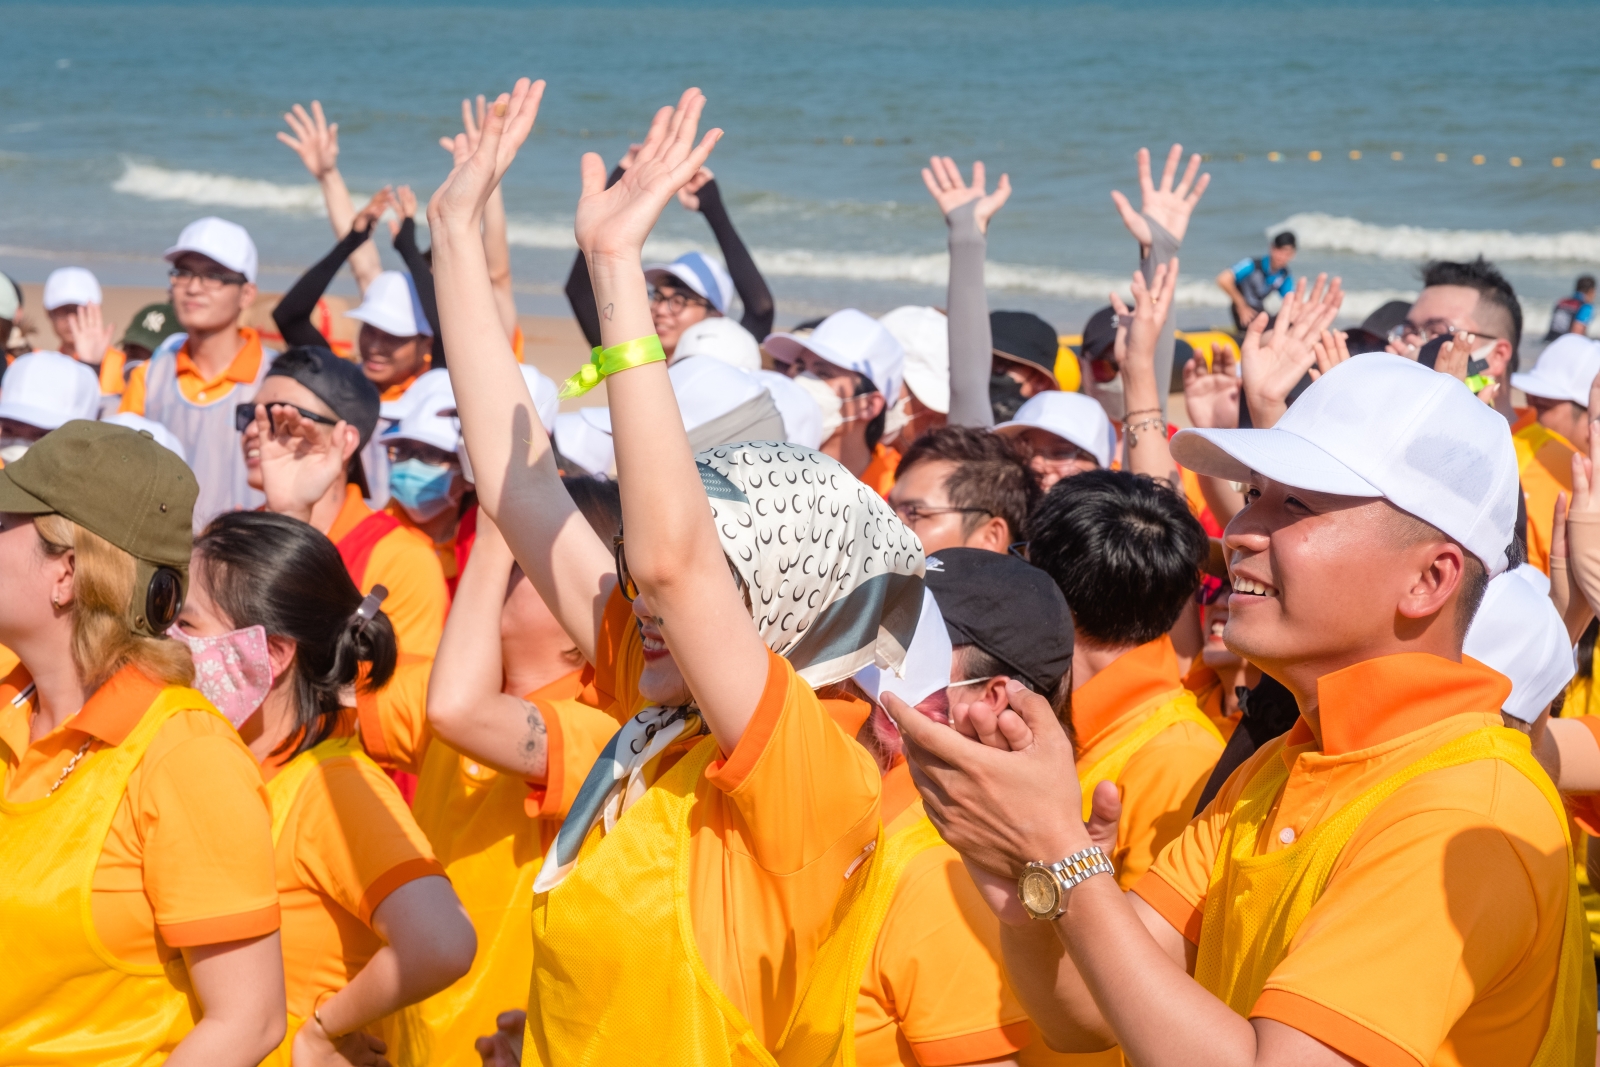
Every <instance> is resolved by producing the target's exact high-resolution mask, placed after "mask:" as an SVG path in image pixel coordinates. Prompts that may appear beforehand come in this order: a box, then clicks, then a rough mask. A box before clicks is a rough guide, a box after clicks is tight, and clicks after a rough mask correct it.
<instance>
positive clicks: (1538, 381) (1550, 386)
mask: <svg viewBox="0 0 1600 1067" xmlns="http://www.w3.org/2000/svg"><path fill="white" fill-rule="evenodd" d="M1511 388H1513V389H1521V390H1522V391H1523V392H1524V393H1527V394H1528V395H1529V396H1536V397H1538V398H1539V399H1541V400H1570V401H1572V402H1573V403H1574V404H1578V405H1580V406H1582V407H1588V406H1589V396H1588V394H1587V393H1585V394H1584V395H1583V396H1582V397H1575V396H1573V395H1572V389H1571V387H1570V386H1567V385H1564V384H1562V383H1561V382H1556V381H1551V380H1550V379H1549V378H1545V377H1542V376H1541V375H1540V374H1539V372H1538V370H1537V369H1535V370H1531V371H1523V372H1520V373H1518V374H1513V375H1512V376H1511Z"/></svg>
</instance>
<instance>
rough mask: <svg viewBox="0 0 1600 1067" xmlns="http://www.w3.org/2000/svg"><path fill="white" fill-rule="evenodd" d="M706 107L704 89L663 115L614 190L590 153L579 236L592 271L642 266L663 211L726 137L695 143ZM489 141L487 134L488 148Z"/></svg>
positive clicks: (712, 135) (715, 133) (711, 134)
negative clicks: (619, 264)
mask: <svg viewBox="0 0 1600 1067" xmlns="http://www.w3.org/2000/svg"><path fill="white" fill-rule="evenodd" d="M705 106H706V98H705V95H704V94H703V93H701V92H700V90H699V89H686V90H684V93H683V96H682V97H680V98H679V100H678V106H677V107H675V108H673V107H664V108H662V109H661V110H660V111H657V112H656V116H655V118H654V119H653V120H652V121H651V123H650V133H649V135H648V136H646V137H645V140H644V144H642V145H640V146H639V151H638V153H637V155H636V156H635V158H634V161H633V165H632V166H630V167H629V168H628V169H627V170H626V171H625V172H624V173H623V175H622V177H621V178H620V179H618V181H617V183H616V184H615V185H613V186H611V188H609V189H608V188H606V166H605V163H604V162H602V161H601V159H600V156H599V154H598V153H595V152H586V153H584V156H583V195H582V196H581V197H580V198H579V200H578V214H577V219H576V221H575V223H574V225H573V230H574V232H575V234H576V236H577V239H578V247H579V248H580V249H581V250H582V251H583V253H584V255H585V256H587V257H588V260H589V263H590V264H591V265H593V264H594V263H595V260H596V258H597V257H605V258H611V259H617V260H623V261H628V262H632V263H635V264H637V262H638V260H639V253H640V250H641V249H643V248H644V242H645V238H647V237H649V236H650V230H651V229H652V228H653V227H654V226H655V224H656V219H658V218H660V217H661V209H662V208H664V207H666V206H667V201H669V200H671V199H672V197H673V196H674V195H675V194H676V193H677V191H678V190H679V189H681V188H682V187H683V186H684V185H685V184H686V183H687V182H688V181H689V179H691V178H693V177H694V176H695V174H697V173H698V172H699V170H700V168H701V167H703V166H705V164H706V160H707V159H708V158H710V156H711V150H712V149H713V148H715V147H716V144H717V141H718V140H719V139H720V138H721V137H722V131H721V130H718V129H712V130H707V131H706V135H705V136H704V137H703V138H701V139H700V143H699V144H698V145H697V144H696V143H695V133H696V132H697V131H698V129H699V127H700V113H701V112H702V111H704V110H705ZM492 126H493V123H491V124H490V127H491V128H492ZM488 136H489V135H488V131H485V135H484V140H485V143H487V141H488Z"/></svg>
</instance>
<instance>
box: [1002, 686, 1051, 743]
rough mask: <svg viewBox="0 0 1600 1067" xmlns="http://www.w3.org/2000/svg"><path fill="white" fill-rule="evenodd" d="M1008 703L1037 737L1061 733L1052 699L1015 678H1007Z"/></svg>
mask: <svg viewBox="0 0 1600 1067" xmlns="http://www.w3.org/2000/svg"><path fill="white" fill-rule="evenodd" d="M1006 703H1007V704H1008V705H1009V706H1010V707H1011V710H1012V711H1014V712H1016V713H1017V714H1018V715H1019V716H1021V718H1022V721H1023V724H1024V725H1026V726H1027V728H1028V729H1029V730H1031V731H1032V732H1033V736H1034V738H1035V739H1038V738H1040V737H1044V736H1048V735H1049V734H1050V733H1052V732H1054V733H1057V734H1059V733H1061V723H1060V722H1059V721H1058V720H1057V719H1056V712H1055V709H1054V708H1052V707H1051V706H1050V701H1048V700H1046V699H1045V698H1044V697H1042V696H1040V695H1039V694H1038V693H1035V692H1033V691H1031V690H1030V689H1028V687H1027V686H1025V685H1023V684H1022V683H1021V682H1019V681H1017V680H1016V679H1015V678H1009V679H1007V680H1006Z"/></svg>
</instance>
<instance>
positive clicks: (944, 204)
mask: <svg viewBox="0 0 1600 1067" xmlns="http://www.w3.org/2000/svg"><path fill="white" fill-rule="evenodd" d="M922 183H923V184H924V185H926V186H927V187H928V192H929V193H930V194H931V195H932V196H933V200H934V203H936V204H938V205H939V210H940V211H942V212H943V213H944V221H945V225H946V226H948V227H949V229H950V280H949V283H948V289H947V291H946V294H945V310H946V313H947V316H948V318H949V323H948V326H947V329H948V330H949V333H950V418H949V421H950V424H951V425H952V426H976V427H979V428H984V429H986V428H988V427H990V426H993V425H994V408H993V407H992V406H990V403H989V374H990V368H991V367H992V366H993V365H994V338H993V336H992V335H991V334H990V332H989V298H988V294H987V293H986V292H985V291H984V286H983V259H984V254H985V251H986V248H987V241H986V239H985V234H987V233H988V232H989V220H990V219H992V218H993V217H994V214H995V212H997V211H999V210H1000V208H1001V207H1002V206H1004V205H1005V202H1006V200H1007V199H1008V198H1010V196H1011V177H1010V175H1006V174H1002V175H1000V181H999V182H998V183H997V184H996V185H995V189H994V192H992V193H988V194H985V193H984V191H983V186H984V170H983V162H982V161H981V160H975V161H974V162H973V164H972V184H971V185H968V184H967V183H966V182H965V181H963V180H962V178H961V168H960V167H958V166H956V162H955V160H953V159H951V158H950V157H949V156H942V157H941V156H934V157H932V158H931V159H929V160H928V165H927V166H926V167H924V168H923V169H922Z"/></svg>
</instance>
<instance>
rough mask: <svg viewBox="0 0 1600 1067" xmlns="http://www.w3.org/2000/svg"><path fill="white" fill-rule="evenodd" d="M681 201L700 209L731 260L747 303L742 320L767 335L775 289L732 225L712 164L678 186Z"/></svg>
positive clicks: (730, 270) (724, 255)
mask: <svg viewBox="0 0 1600 1067" xmlns="http://www.w3.org/2000/svg"><path fill="white" fill-rule="evenodd" d="M678 202H679V203H681V204H682V205H683V206H684V207H686V208H688V209H689V210H690V211H698V212H700V214H702V215H704V216H705V217H706V222H707V223H709V224H710V226H711V232H712V234H713V235H715V237H716V238H717V247H718V248H719V249H721V250H722V259H723V261H724V262H725V263H727V264H728V274H729V275H730V276H731V277H732V278H733V287H734V288H735V289H737V290H738V291H739V302H740V303H741V304H743V305H744V317H743V318H742V319H740V320H739V324H740V325H741V326H743V327H744V328H745V329H747V330H749V331H750V332H751V333H752V334H754V335H755V336H756V337H757V338H758V339H759V338H762V337H765V336H767V334H769V333H771V332H772V319H773V316H774V315H775V314H777V308H776V306H775V305H774V304H773V302H772V290H771V289H768V288H767V280H766V279H765V278H763V277H762V276H761V268H759V267H757V266H756V261H755V260H754V259H753V258H752V257H751V255H750V250H749V249H748V248H746V247H745V246H744V240H743V239H742V238H741V237H740V236H739V233H738V231H737V230H735V229H734V228H733V220H732V219H730V218H729V217H728V209H727V208H726V207H725V206H723V203H722V190H721V189H719V188H718V187H717V179H716V175H714V174H712V173H711V168H710V167H701V168H700V173H698V174H696V175H695V176H694V177H693V178H691V179H690V180H689V184H688V185H685V186H684V187H683V188H682V189H680V190H678Z"/></svg>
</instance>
